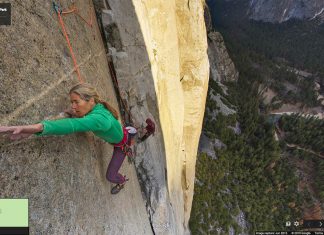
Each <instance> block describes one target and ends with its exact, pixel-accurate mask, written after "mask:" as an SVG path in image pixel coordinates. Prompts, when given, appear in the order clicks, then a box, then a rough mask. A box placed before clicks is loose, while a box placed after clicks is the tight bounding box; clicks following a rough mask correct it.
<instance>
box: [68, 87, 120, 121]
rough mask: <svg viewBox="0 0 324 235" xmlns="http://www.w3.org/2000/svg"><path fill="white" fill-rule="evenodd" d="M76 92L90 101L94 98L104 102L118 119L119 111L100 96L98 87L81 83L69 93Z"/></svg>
mask: <svg viewBox="0 0 324 235" xmlns="http://www.w3.org/2000/svg"><path fill="white" fill-rule="evenodd" d="M72 93H75V94H77V95H79V96H80V98H81V99H83V100H85V101H89V100H90V99H91V98H93V99H94V101H95V103H96V104H98V103H100V104H103V105H104V106H105V108H106V109H108V110H109V111H110V112H111V113H112V115H113V116H114V117H115V118H116V119H118V112H117V110H116V109H115V108H113V107H112V106H111V105H110V104H109V103H108V102H107V101H104V100H103V99H101V98H100V96H99V94H98V92H97V90H96V88H94V87H93V86H91V85H90V84H88V83H79V84H77V85H75V86H74V87H72V88H71V89H70V92H69V94H72Z"/></svg>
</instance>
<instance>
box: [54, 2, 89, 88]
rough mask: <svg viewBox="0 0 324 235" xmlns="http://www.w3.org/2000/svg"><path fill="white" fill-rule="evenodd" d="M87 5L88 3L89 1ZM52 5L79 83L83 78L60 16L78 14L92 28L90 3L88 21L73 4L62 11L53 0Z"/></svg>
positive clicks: (82, 81)
mask: <svg viewBox="0 0 324 235" xmlns="http://www.w3.org/2000/svg"><path fill="white" fill-rule="evenodd" d="M89 5H90V1H89ZM53 7H54V9H55V11H56V13H57V17H58V19H59V22H60V25H61V27H62V31H63V35H64V37H65V40H66V42H67V44H68V47H69V50H70V54H71V57H72V61H73V65H74V71H75V72H76V73H77V76H78V80H79V82H80V83H84V79H83V78H82V76H81V73H80V69H79V66H78V63H77V61H76V58H75V55H74V52H73V48H72V46H71V42H70V39H69V36H68V34H67V32H66V28H65V25H64V21H63V18H62V15H67V14H70V13H75V14H76V15H77V16H79V17H80V18H81V19H82V20H83V21H84V22H86V24H87V25H88V26H90V27H91V28H92V14H91V5H90V9H89V16H90V21H89V22H88V21H87V20H86V19H84V18H83V17H82V16H81V15H80V14H79V10H78V8H77V7H76V6H74V5H73V7H72V8H70V9H69V10H67V11H62V10H61V9H60V7H59V6H58V5H57V4H56V3H55V2H53Z"/></svg>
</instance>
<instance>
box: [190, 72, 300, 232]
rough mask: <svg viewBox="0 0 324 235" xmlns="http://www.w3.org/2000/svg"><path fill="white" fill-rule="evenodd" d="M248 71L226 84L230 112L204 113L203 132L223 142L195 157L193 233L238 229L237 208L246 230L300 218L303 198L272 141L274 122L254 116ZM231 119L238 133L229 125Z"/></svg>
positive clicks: (254, 88)
mask: <svg viewBox="0 0 324 235" xmlns="http://www.w3.org/2000/svg"><path fill="white" fill-rule="evenodd" d="M247 75H249V74H246V75H244V74H241V77H240V79H239V81H238V84H227V86H228V87H229V95H228V96H227V97H226V98H227V100H228V101H229V102H230V103H232V104H233V105H234V106H236V107H237V113H236V114H235V115H230V116H225V115H222V114H221V113H219V114H218V115H217V116H216V119H214V118H213V117H212V116H211V115H209V114H208V113H207V114H206V116H205V121H204V133H206V135H207V136H208V137H210V138H211V139H213V138H217V139H219V140H221V141H222V142H223V143H224V144H225V145H226V147H225V148H221V149H216V148H215V152H216V156H217V159H212V158H211V157H209V156H207V155H206V154H204V153H202V154H199V156H198V159H197V165H196V179H197V183H196V184H195V194H194V200H193V205H192V213H191V219H190V229H191V231H192V234H216V232H215V231H216V229H217V228H222V229H223V230H222V231H220V233H219V234H228V231H229V229H230V228H232V229H234V230H235V234H238V233H239V232H241V227H240V226H239V225H238V224H237V222H236V220H235V219H234V217H235V216H237V215H238V214H239V212H240V211H243V212H244V214H245V215H246V219H247V221H248V227H247V228H246V231H245V232H246V233H248V234H252V233H253V232H254V231H257V230H278V229H281V230H283V229H284V221H287V220H295V219H300V216H301V214H300V206H301V205H302V203H303V199H302V196H301V195H299V194H297V193H296V188H297V182H298V179H297V177H296V176H295V174H294V172H293V171H287V169H289V168H290V166H289V165H288V161H287V159H286V156H283V155H280V152H281V151H280V147H279V143H278V142H276V141H275V140H274V125H273V124H271V123H269V122H268V121H267V120H266V118H265V117H263V116H260V115H259V110H258V109H259V101H260V97H259V93H258V83H257V82H256V81H253V80H252V79H247V77H249V78H251V77H250V76H247ZM244 76H247V77H244ZM210 83H211V84H210V86H209V88H210V89H213V88H212V87H216V85H215V84H214V83H215V82H214V81H211V82H210ZM209 92H211V91H209ZM214 102H215V101H213V100H211V99H210V98H208V102H207V103H208V106H209V107H213V106H215V105H216V106H217V104H215V103H214ZM212 103H214V104H212ZM236 121H238V122H239V123H240V128H241V134H240V135H237V134H235V133H234V131H233V130H232V129H231V128H228V126H233V124H234V123H235V122H236ZM291 205H294V206H291ZM202 221H204V222H202ZM202 231H203V232H202Z"/></svg>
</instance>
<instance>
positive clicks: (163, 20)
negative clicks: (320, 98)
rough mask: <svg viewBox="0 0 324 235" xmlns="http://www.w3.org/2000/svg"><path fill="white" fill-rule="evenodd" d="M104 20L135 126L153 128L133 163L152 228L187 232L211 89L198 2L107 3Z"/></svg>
mask: <svg viewBox="0 0 324 235" xmlns="http://www.w3.org/2000/svg"><path fill="white" fill-rule="evenodd" d="M107 3H108V4H107ZM103 21H104V27H105V29H106V32H111V29H112V28H114V26H116V27H117V29H116V28H115V29H114V32H115V35H109V34H108V35H107V37H108V43H109V47H110V52H111V54H112V57H113V61H114V64H115V68H116V71H117V75H118V80H119V83H120V86H121V87H122V90H123V91H124V95H123V97H125V98H126V99H127V101H128V104H129V106H130V110H131V113H132V116H133V117H134V119H135V120H134V121H135V123H136V124H137V125H140V124H141V123H142V122H143V121H144V120H145V118H146V117H151V118H153V119H154V120H155V121H156V122H157V124H158V130H157V134H156V135H155V136H154V137H153V138H149V139H148V140H147V141H146V142H144V143H142V144H139V145H138V148H137V158H136V166H137V171H138V174H139V177H140V179H141V181H142V186H143V191H144V193H145V194H146V198H147V199H148V201H147V209H148V211H149V214H150V218H151V223H152V227H153V229H154V232H155V233H156V234H184V233H186V232H188V230H187V229H188V228H187V224H188V220H189V216H190V210H191V202H192V196H193V188H194V176H195V162H196V154H197V146H198V140H199V136H200V132H201V125H202V119H203V115H204V108H205V99H206V94H207V86H208V73H209V64H208V59H207V39H206V29H205V24H204V17H203V3H202V2H201V1H159V0H154V1H152V0H151V1H135V0H134V1H130V0H118V1H117V0H110V1H108V2H106V10H104V11H103ZM116 34H117V35H116ZM114 39H115V40H114ZM119 45H122V46H121V48H117V47H119Z"/></svg>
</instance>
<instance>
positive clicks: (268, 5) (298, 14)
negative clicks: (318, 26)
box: [248, 0, 324, 23]
mask: <svg viewBox="0 0 324 235" xmlns="http://www.w3.org/2000/svg"><path fill="white" fill-rule="evenodd" d="M249 4H250V6H249V11H248V14H249V15H250V18H252V19H254V20H261V21H265V22H279V23H281V22H284V21H287V20H289V19H294V18H295V19H301V20H304V19H307V20H312V19H315V18H319V19H320V21H321V22H324V1H322V0H250V2H249Z"/></svg>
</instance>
